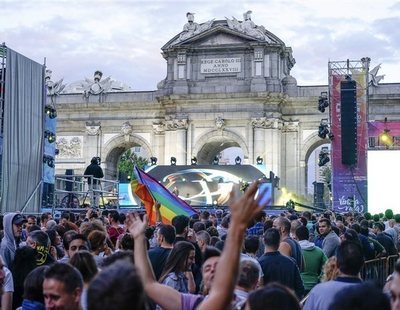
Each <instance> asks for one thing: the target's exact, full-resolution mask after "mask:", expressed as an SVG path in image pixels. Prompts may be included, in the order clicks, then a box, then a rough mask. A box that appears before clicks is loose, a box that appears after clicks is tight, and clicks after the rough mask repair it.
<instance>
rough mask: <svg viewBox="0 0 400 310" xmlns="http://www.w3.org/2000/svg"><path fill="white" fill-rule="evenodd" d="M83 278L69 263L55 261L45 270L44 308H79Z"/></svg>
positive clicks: (53, 309) (70, 309) (50, 309)
mask: <svg viewBox="0 0 400 310" xmlns="http://www.w3.org/2000/svg"><path fill="white" fill-rule="evenodd" d="M82 288H83V280H82V276H81V274H80V273H79V271H78V270H77V269H76V268H75V267H72V266H71V265H69V264H63V263H55V264H53V265H51V266H50V267H49V269H47V270H46V272H45V274H44V281H43V296H44V302H45V305H46V310H56V309H57V310H79V309H80V298H81V293H82Z"/></svg>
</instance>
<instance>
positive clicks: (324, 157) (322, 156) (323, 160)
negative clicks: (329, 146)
mask: <svg viewBox="0 0 400 310" xmlns="http://www.w3.org/2000/svg"><path fill="white" fill-rule="evenodd" d="M329 162H330V158H329V155H328V152H327V151H321V152H320V153H319V161H318V166H320V167H322V166H325V165H326V164H327V163H329Z"/></svg>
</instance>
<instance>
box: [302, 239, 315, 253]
mask: <svg viewBox="0 0 400 310" xmlns="http://www.w3.org/2000/svg"><path fill="white" fill-rule="evenodd" d="M299 244H300V247H301V249H302V250H304V251H311V250H312V249H314V248H315V244H314V243H313V242H310V241H308V240H301V241H299Z"/></svg>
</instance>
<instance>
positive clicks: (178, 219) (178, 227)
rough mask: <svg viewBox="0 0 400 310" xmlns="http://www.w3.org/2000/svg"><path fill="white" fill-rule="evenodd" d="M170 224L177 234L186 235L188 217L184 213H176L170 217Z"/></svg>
mask: <svg viewBox="0 0 400 310" xmlns="http://www.w3.org/2000/svg"><path fill="white" fill-rule="evenodd" d="M172 226H174V227H175V232H176V235H177V236H183V237H186V235H187V233H188V226H189V218H188V217H187V216H185V215H177V216H175V217H174V218H173V219H172Z"/></svg>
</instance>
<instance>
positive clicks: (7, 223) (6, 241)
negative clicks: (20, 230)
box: [0, 212, 17, 268]
mask: <svg viewBox="0 0 400 310" xmlns="http://www.w3.org/2000/svg"><path fill="white" fill-rule="evenodd" d="M16 215H17V213H14V212H13V213H7V214H6V215H4V218H3V226H4V237H3V239H2V240H1V245H0V256H1V257H2V258H3V262H4V264H5V265H6V266H7V267H8V268H11V264H12V262H13V261H14V256H15V250H16V248H17V245H16V243H15V238H14V232H13V225H12V221H13V219H14V216H16Z"/></svg>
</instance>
